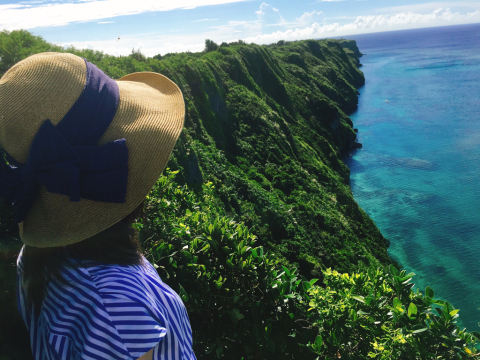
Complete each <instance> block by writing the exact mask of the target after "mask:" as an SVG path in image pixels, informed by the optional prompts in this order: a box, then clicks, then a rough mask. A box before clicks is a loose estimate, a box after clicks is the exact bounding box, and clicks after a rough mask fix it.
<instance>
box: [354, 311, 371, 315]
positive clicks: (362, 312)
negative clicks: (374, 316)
mask: <svg viewBox="0 0 480 360" xmlns="http://www.w3.org/2000/svg"><path fill="white" fill-rule="evenodd" d="M357 314H358V315H370V313H368V312H365V311H363V310H358V311H357Z"/></svg>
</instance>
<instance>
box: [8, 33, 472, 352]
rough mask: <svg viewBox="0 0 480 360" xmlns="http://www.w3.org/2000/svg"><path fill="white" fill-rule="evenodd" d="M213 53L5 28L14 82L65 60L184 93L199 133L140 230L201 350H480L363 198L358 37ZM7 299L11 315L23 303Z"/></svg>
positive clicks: (184, 141) (178, 157)
mask: <svg viewBox="0 0 480 360" xmlns="http://www.w3.org/2000/svg"><path fill="white" fill-rule="evenodd" d="M205 45H206V46H205V51H204V52H202V53H195V54H194V53H182V54H164V55H157V56H154V57H153V58H147V57H145V56H144V55H143V54H142V53H141V52H140V51H138V50H135V49H134V50H132V53H131V54H130V55H129V56H120V57H114V56H110V55H106V54H103V53H102V52H97V51H92V50H78V49H74V48H67V49H64V48H61V47H58V46H54V45H51V44H48V43H47V42H45V41H44V40H43V39H41V38H39V37H35V36H32V35H31V34H30V33H28V32H27V31H13V32H11V33H10V32H6V31H4V32H0V58H1V62H0V74H1V73H3V72H5V71H6V70H7V69H8V68H9V67H10V66H11V65H13V64H14V63H15V62H17V61H19V60H21V59H23V58H25V57H27V56H29V55H31V54H34V53H37V52H42V51H60V52H72V53H74V54H77V55H79V56H83V57H85V58H86V59H87V60H89V61H91V62H92V63H95V64H96V65H97V66H99V67H100V68H101V69H103V70H104V71H105V72H106V73H107V74H108V75H109V76H111V77H113V78H120V77H122V76H124V75H126V74H128V73H131V72H135V71H155V72H159V73H162V74H164V75H165V76H167V77H169V78H171V79H172V80H173V81H175V82H176V83H177V84H178V85H179V87H180V88H181V89H182V91H183V94H184V98H185V104H186V120H185V121H186V127H185V129H184V131H183V133H182V135H181V137H180V139H179V141H178V143H177V145H176V147H175V149H174V152H173V155H172V157H171V159H170V162H169V165H168V166H169V169H168V170H167V171H166V172H165V174H164V175H163V176H162V177H161V178H160V179H159V181H158V182H157V184H156V186H155V187H154V189H153V191H152V193H151V194H150V195H149V197H148V198H147V202H146V216H145V218H144V219H142V220H141V221H140V222H139V223H137V224H136V227H137V229H138V231H139V236H140V239H141V241H142V244H143V247H144V249H145V251H146V256H147V257H148V259H149V260H150V261H151V262H152V263H154V264H155V267H156V268H157V270H158V272H159V274H160V276H161V277H162V279H163V280H164V281H165V282H166V283H167V284H169V285H170V286H172V288H174V289H175V290H176V291H177V292H178V293H179V294H180V296H181V297H182V298H183V300H184V302H185V304H186V306H187V309H188V311H189V316H190V319H191V323H192V329H193V331H194V341H195V343H194V347H195V351H196V354H197V357H198V358H199V359H214V358H225V359H227V358H234V359H241V358H243V359H316V358H318V359H323V358H326V359H334V358H338V357H339V356H341V357H342V358H347V359H367V358H378V359H454V358H460V359H461V358H469V357H472V356H473V355H471V352H474V351H473V349H474V346H475V342H476V338H475V336H476V335H479V334H476V333H473V334H467V333H465V332H464V331H461V330H460V329H458V327H457V326H456V324H455V319H456V318H457V316H458V314H457V313H456V312H457V310H455V309H453V307H452V306H451V305H450V304H448V303H447V302H443V301H440V300H434V299H433V291H431V289H429V288H427V290H426V293H425V295H422V294H421V293H418V292H413V291H412V289H411V288H412V284H411V283H410V280H411V275H406V274H405V273H404V272H399V271H398V270H397V268H396V267H395V266H394V265H392V262H391V260H390V259H389V257H388V254H387V247H388V241H387V240H386V239H385V238H384V237H383V236H382V235H381V234H380V232H379V231H378V229H377V228H376V227H375V224H374V223H373V221H372V220H371V219H370V218H368V216H367V215H366V213H365V212H364V211H363V210H362V209H360V208H359V206H358V204H357V203H356V202H355V201H354V199H353V197H352V193H351V190H350V187H349V169H348V168H347V167H346V166H345V165H344V163H343V162H342V161H341V158H342V156H344V155H345V154H346V153H348V151H350V150H351V149H352V148H354V147H356V146H358V144H356V142H355V137H356V136H355V132H354V130H353V128H352V122H351V120H350V119H349V118H348V116H347V114H346V113H347V112H348V111H351V110H352V109H354V108H355V107H356V104H357V94H358V91H357V90H356V87H358V86H360V85H362V84H363V83H364V78H363V74H362V73H361V72H360V71H359V69H358V66H359V59H358V57H359V56H360V52H359V50H358V48H357V47H356V44H355V43H354V42H353V41H348V40H341V41H339V40H321V41H314V40H307V41H299V42H292V43H288V42H285V41H282V42H279V43H277V44H272V45H269V46H258V45H254V44H249V45H247V44H245V43H244V42H242V41H239V42H236V43H230V44H225V43H222V44H221V45H220V46H218V45H217V44H216V43H214V42H213V41H211V40H208V41H207V42H206V44H205ZM0 211H2V213H1V216H0V229H1V231H2V232H1V234H0V236H1V238H0V244H2V249H3V250H4V251H3V252H4V253H5V254H6V255H5V261H4V262H3V264H7V265H9V266H4V267H3V269H5V270H2V274H3V273H7V272H9V273H10V274H14V271H15V268H14V266H13V264H14V259H15V253H16V252H18V248H19V246H20V245H21V244H20V243H19V241H18V240H15V238H17V237H18V236H17V235H16V234H15V227H14V225H13V223H12V221H11V214H10V212H9V210H8V209H7V208H6V207H2V208H0ZM7 238H8V239H7ZM9 239H13V240H9ZM7 245H8V246H7ZM331 269H335V270H334V271H332V270H331ZM342 273H345V274H342ZM347 273H348V274H351V275H347ZM5 279H7V277H0V281H3V286H4V287H6V288H8V289H11V288H13V286H14V285H13V283H12V280H11V277H10V278H9V279H10V280H5ZM317 279H318V280H317ZM10 294H11V293H10ZM6 299H9V300H5V301H2V303H1V304H0V306H1V307H2V316H4V315H3V314H5V313H7V311H3V309H6V308H7V307H8V308H12V306H13V303H14V298H13V297H12V296H10V295H9V296H7V297H6ZM8 312H15V310H13V309H10V310H8ZM16 319H17V320H18V319H19V318H18V317H17V318H16ZM17 320H15V319H9V321H8V323H9V324H10V323H12V322H14V321H17ZM2 324H7V322H3V319H2ZM1 328H2V329H0V336H1V338H0V341H1V342H2V343H3V345H2V346H4V349H7V346H8V344H6V342H7V341H6V339H7V336H8V334H7V331H5V330H6V328H7V327H6V326H5V325H4V326H2V327H1ZM479 336H480V335H479ZM27 341H28V340H27ZM9 352H10V353H11V354H13V352H12V350H11V349H9ZM12 356H13V355H12ZM17 358H24V357H21V356H20V355H18V354H17Z"/></svg>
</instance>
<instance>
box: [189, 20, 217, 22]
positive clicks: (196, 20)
mask: <svg viewBox="0 0 480 360" xmlns="http://www.w3.org/2000/svg"><path fill="white" fill-rule="evenodd" d="M217 20H218V19H200V20H193V21H190V22H202V21H217Z"/></svg>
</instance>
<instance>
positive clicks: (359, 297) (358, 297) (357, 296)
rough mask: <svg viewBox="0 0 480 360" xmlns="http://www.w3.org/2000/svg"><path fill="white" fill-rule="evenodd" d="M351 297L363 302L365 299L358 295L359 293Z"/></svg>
mask: <svg viewBox="0 0 480 360" xmlns="http://www.w3.org/2000/svg"><path fill="white" fill-rule="evenodd" d="M352 298H354V299H355V300H357V301H360V302H361V303H364V304H365V300H364V297H363V296H360V295H352Z"/></svg>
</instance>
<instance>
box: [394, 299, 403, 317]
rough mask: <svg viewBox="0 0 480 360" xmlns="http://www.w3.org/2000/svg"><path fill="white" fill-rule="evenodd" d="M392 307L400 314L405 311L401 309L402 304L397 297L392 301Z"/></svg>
mask: <svg viewBox="0 0 480 360" xmlns="http://www.w3.org/2000/svg"><path fill="white" fill-rule="evenodd" d="M393 307H394V308H395V310H397V311H400V312H401V313H403V312H404V311H405V310H404V309H403V306H402V302H401V301H400V300H398V298H397V297H396V298H394V299H393Z"/></svg>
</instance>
